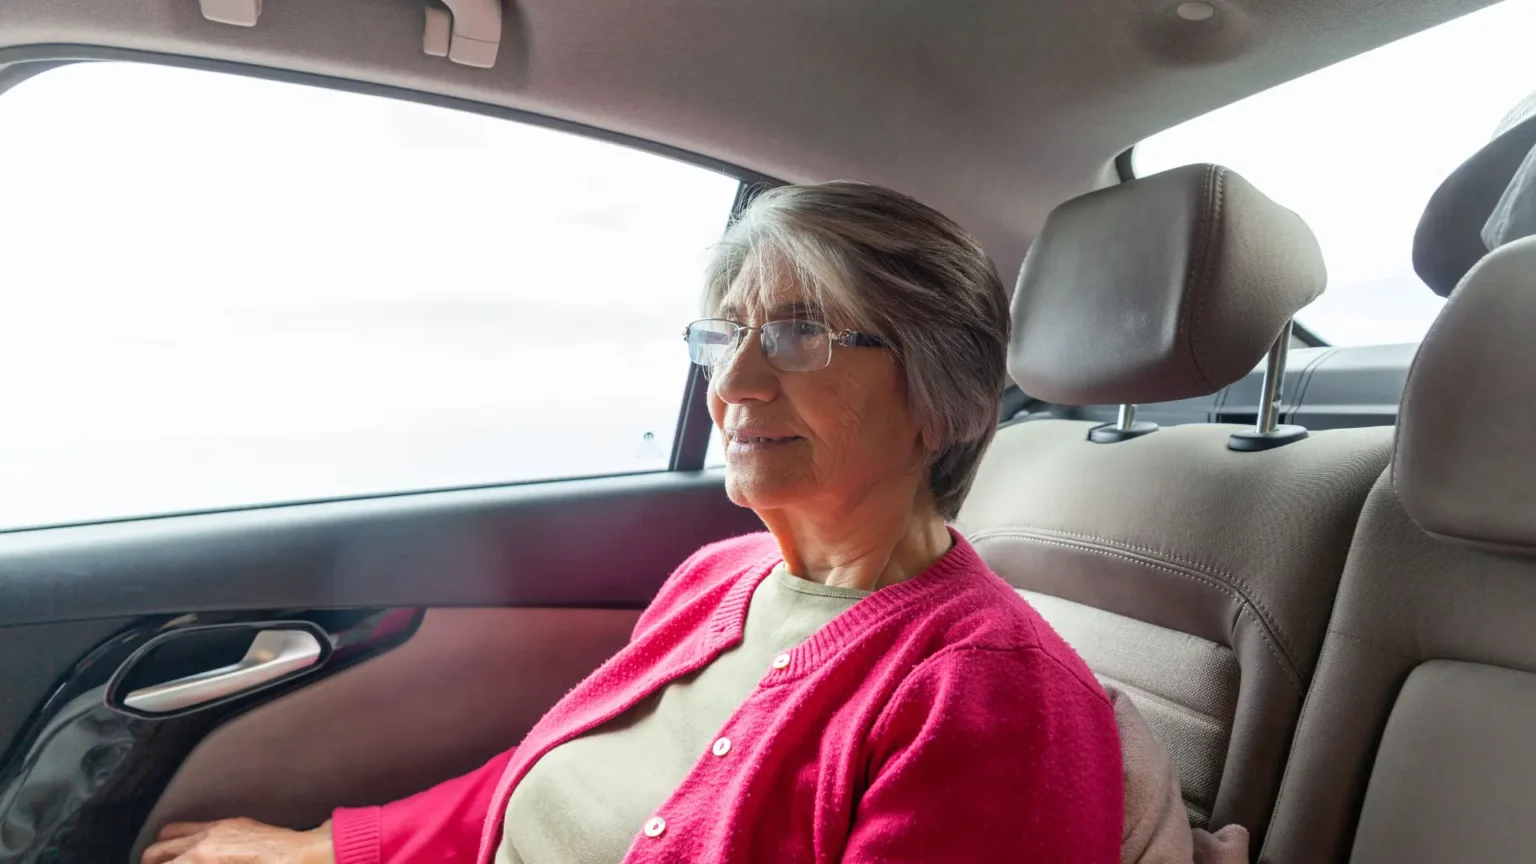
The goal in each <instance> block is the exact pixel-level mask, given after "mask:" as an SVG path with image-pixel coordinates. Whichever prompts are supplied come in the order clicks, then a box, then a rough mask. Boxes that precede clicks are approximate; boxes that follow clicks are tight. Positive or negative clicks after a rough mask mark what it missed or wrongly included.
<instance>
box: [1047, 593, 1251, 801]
mask: <svg viewBox="0 0 1536 864" xmlns="http://www.w3.org/2000/svg"><path fill="white" fill-rule="evenodd" d="M1019 593H1020V594H1022V595H1023V596H1024V599H1026V600H1028V601H1029V602H1030V604H1031V605H1032V606H1034V607H1035V609H1036V610H1038V611H1039V612H1040V614H1041V616H1043V617H1044V618H1045V620H1046V621H1048V622H1050V625H1051V626H1052V627H1054V628H1055V629H1056V632H1057V633H1060V634H1061V635H1062V637H1063V638H1065V639H1066V640H1067V641H1068V642H1069V643H1071V645H1072V647H1073V648H1075V649H1077V653H1078V654H1080V655H1082V658H1083V660H1085V661H1086V662H1087V663H1088V665H1089V667H1091V668H1092V669H1093V671H1094V675H1096V676H1097V677H1098V679H1099V682H1100V683H1102V684H1104V685H1105V686H1106V688H1108V689H1110V690H1111V692H1112V693H1114V692H1118V693H1119V694H1120V696H1121V698H1124V699H1132V697H1134V698H1133V699H1132V701H1134V702H1135V703H1136V704H1137V705H1139V706H1140V708H1139V709H1138V713H1139V714H1141V715H1142V717H1143V719H1145V720H1146V723H1147V725H1148V726H1149V727H1150V728H1151V729H1152V732H1153V734H1154V735H1155V736H1156V737H1157V740H1158V741H1159V742H1163V741H1166V742H1168V743H1167V744H1165V745H1163V750H1165V751H1166V752H1167V753H1168V758H1169V760H1170V761H1171V762H1172V763H1173V765H1174V768H1175V770H1176V771H1177V772H1178V778H1179V788H1180V791H1181V792H1182V795H1183V801H1184V810H1185V811H1186V812H1187V813H1188V815H1189V821H1190V823H1191V824H1194V825H1205V824H1207V823H1208V822H1209V821H1210V817H1211V805H1212V804H1214V803H1215V801H1216V792H1217V789H1218V787H1219V786H1220V784H1221V766H1222V765H1223V764H1224V763H1225V762H1226V759H1227V744H1228V742H1229V741H1230V740H1231V737H1232V718H1233V717H1235V716H1236V714H1237V688H1238V682H1239V680H1240V669H1239V667H1238V664H1237V655H1236V654H1234V653H1233V651H1232V649H1231V648H1228V647H1227V646H1225V645H1221V644H1218V643H1216V642H1212V641H1209V640H1206V639H1201V638H1200V637H1199V636H1191V635H1190V634H1188V633H1181V632H1179V631H1178V630H1173V629H1170V628H1167V627H1159V626H1157V625H1156V624H1148V623H1146V622H1145V621H1139V620H1137V619H1135V618H1131V617H1129V616H1125V615H1117V614H1115V613H1113V612H1106V611H1104V610H1102V609H1098V608H1096V607H1094V606H1089V605H1087V604H1084V603H1074V602H1072V601H1070V600H1062V599H1061V598H1059V597H1052V596H1051V595H1049V594H1040V593H1038V592H1035V591H1020V592H1019ZM1133 682H1134V683H1133ZM1117 711H1118V707H1117Z"/></svg>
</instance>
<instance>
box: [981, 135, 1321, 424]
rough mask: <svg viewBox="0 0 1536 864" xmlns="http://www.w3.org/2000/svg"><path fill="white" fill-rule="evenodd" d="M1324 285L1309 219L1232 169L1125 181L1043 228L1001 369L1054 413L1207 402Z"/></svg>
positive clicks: (1063, 210) (1017, 300)
mask: <svg viewBox="0 0 1536 864" xmlns="http://www.w3.org/2000/svg"><path fill="white" fill-rule="evenodd" d="M1326 281H1327V277H1326V274H1325V270H1324V267H1323V257H1322V251H1321V250H1320V249H1319V247H1318V245H1317V238H1316V237H1314V236H1313V234H1312V231H1311V229H1310V228H1308V227H1307V226H1306V223H1304V222H1302V221H1301V218H1300V217H1298V216H1297V215H1296V214H1295V213H1292V212H1291V211H1289V210H1286V209H1285V208H1284V207H1281V206H1280V205H1278V204H1276V203H1275V202H1273V201H1271V200H1270V199H1269V198H1266V197H1265V196H1264V194H1263V193H1262V192H1260V191H1259V190H1257V189H1255V188H1254V187H1253V186H1252V185H1251V184H1249V183H1248V181H1246V180H1244V179H1243V178H1242V177H1239V176H1238V175H1237V174H1235V173H1233V172H1232V171H1229V170H1227V169H1225V168H1222V167H1219V166H1216V165H1190V166H1186V167H1183V168H1176V169H1174V170H1172V171H1166V172H1164V173H1162V174H1156V175H1153V176H1151V177H1146V178H1143V179H1139V180H1133V181H1131V182H1128V183H1123V184H1121V185H1119V186H1115V187H1112V188H1109V189H1104V190H1101V191H1099V192H1094V193H1091V194H1088V195H1084V196H1082V197H1080V198H1076V199H1074V200H1072V201H1068V202H1067V203H1065V204H1063V205H1061V206H1060V207H1058V208H1056V210H1055V211H1053V212H1052V213H1051V215H1050V217H1049V218H1047V219H1046V222H1045V227H1044V228H1042V229H1041V231H1040V236H1039V237H1038V238H1037V239H1036V240H1035V244H1034V246H1033V247H1031V248H1030V251H1029V256H1028V257H1027V258H1026V259H1025V261H1024V268H1023V270H1022V272H1021V273H1020V275H1019V284H1018V290H1016V291H1015V292H1014V296H1013V322H1014V323H1013V342H1012V346H1011V348H1010V350H1009V356H1008V370H1009V372H1010V373H1011V374H1012V375H1013V378H1014V380H1015V381H1018V382H1019V386H1020V387H1021V388H1023V390H1024V392H1025V393H1028V394H1029V395H1031V396H1033V397H1035V398H1037V399H1044V400H1046V401H1048V402H1055V403H1057V404H1062V405H1094V404H1114V403H1120V402H1164V401H1170V400H1174V399H1185V398H1189V397H1193V396H1204V395H1207V394H1210V393H1215V392H1216V391H1217V390H1220V389H1221V388H1222V387H1225V386H1227V385H1228V384H1231V383H1232V382H1233V381H1236V380H1238V379H1240V378H1242V377H1243V376H1244V375H1247V374H1248V373H1249V372H1250V371H1252V370H1253V367H1254V365H1255V364H1256V363H1258V362H1259V360H1260V359H1261V358H1263V356H1264V354H1265V352H1266V351H1267V350H1268V349H1269V346H1270V345H1271V344H1273V343H1274V341H1275V339H1276V337H1278V336H1279V335H1280V331H1281V329H1282V328H1283V327H1284V326H1285V324H1286V322H1288V321H1290V320H1291V317H1292V316H1294V315H1295V314H1296V312H1297V311H1298V310H1300V309H1301V307H1303V306H1305V305H1307V304H1308V303H1310V302H1312V300H1314V299H1316V298H1317V296H1318V295H1319V294H1321V293H1322V291H1323V285H1324V283H1325V282H1326ZM1088 334H1091V336H1089V335H1088Z"/></svg>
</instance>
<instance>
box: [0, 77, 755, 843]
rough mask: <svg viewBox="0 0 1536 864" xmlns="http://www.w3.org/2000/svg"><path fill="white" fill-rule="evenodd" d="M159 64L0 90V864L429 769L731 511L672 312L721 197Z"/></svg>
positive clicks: (344, 799) (508, 123)
mask: <svg viewBox="0 0 1536 864" xmlns="http://www.w3.org/2000/svg"><path fill="white" fill-rule="evenodd" d="M163 59H164V58H162V60H163ZM195 66H196V64H191V63H185V64H183V65H181V66H165V65H150V64H146V63H129V62H111V63H107V62H95V63H71V64H62V65H61V64H52V63H50V64H45V65H34V66H22V65H13V66H11V67H9V68H5V69H4V71H3V73H0V81H3V82H6V83H8V84H10V85H11V86H10V87H9V89H6V90H4V91H3V92H0V123H4V126H5V128H6V129H7V130H8V131H7V135H6V136H5V138H4V139H0V166H4V168H3V171H4V172H5V173H6V174H7V175H8V176H6V177H5V178H4V179H0V184H3V187H4V189H5V193H4V198H5V203H6V206H5V207H4V208H3V211H4V212H3V213H0V245H3V247H4V254H3V255H0V370H5V372H4V374H3V375H0V398H3V401H0V404H3V408H0V861H7V862H11V861H15V862H76V861H79V862H86V861H89V862H99V861H125V860H129V859H130V858H131V857H133V856H135V855H136V854H137V853H138V850H140V849H142V846H143V845H144V842H145V841H146V840H147V838H148V837H149V836H151V835H152V833H153V831H154V830H155V829H156V827H157V826H158V825H160V824H163V823H164V822H165V821H168V820H171V819H209V818H221V817H228V816H236V815H245V816H251V817H254V818H258V819H262V820H265V821H270V822H274V823H277V824H283V825H289V826H294V827H300V826H305V825H312V824H316V823H318V822H320V821H322V820H323V819H325V818H326V814H327V813H328V811H329V810H330V808H332V807H335V806H339V805H366V804H371V803H382V802H384V801H388V800H392V799H395V798H398V797H401V796H404V795H407V794H410V793H411V792H413V791H416V790H418V789H421V788H424V787H426V786H428V785H431V784H432V783H435V782H437V781H440V780H443V779H446V778H448V777H451V776H454V775H456V774H458V773H461V772H463V771H466V770H468V769H470V768H472V767H474V766H475V765H477V764H479V763H480V762H481V761H483V760H485V759H487V758H489V757H490V756H491V755H493V754H495V753H496V752H499V751H501V750H504V749H506V748H507V747H510V746H513V745H514V744H515V743H516V742H517V741H518V740H519V738H520V737H521V736H522V734H523V733H524V732H525V731H526V730H527V728H528V727H529V726H530V725H531V724H532V723H533V722H534V721H535V720H536V719H537V718H538V717H539V716H540V715H541V714H542V713H543V711H544V710H546V709H547V708H548V707H549V705H550V704H552V703H553V702H554V701H555V700H556V699H558V698H559V697H560V696H561V695H562V694H564V693H565V692H566V691H567V690H568V689H569V688H570V687H571V686H572V685H574V684H575V683H576V682H577V681H579V680H580V679H581V678H582V677H583V676H585V675H586V674H587V673H588V672H589V671H591V669H593V668H594V667H595V666H596V665H598V664H599V663H601V662H602V661H603V660H604V659H605V658H606V657H608V656H609V655H611V654H612V653H613V652H614V651H615V650H616V649H618V648H619V647H620V646H622V645H623V644H624V643H625V642H626V640H627V639H628V637H629V632H630V629H631V627H632V626H633V623H634V620H635V618H636V616H637V614H638V610H639V609H641V608H643V607H644V605H645V604H646V603H647V602H648V601H649V599H650V598H651V597H652V596H653V594H654V592H655V591H656V589H657V588H658V587H659V585H660V583H661V581H662V580H663V579H664V578H665V577H666V575H667V574H668V573H669V572H670V571H671V569H672V568H673V567H675V566H676V565H677V564H678V563H679V562H681V561H682V559H683V558H684V557H686V556H687V555H688V554H689V553H691V552H692V551H693V550H694V549H696V548H698V547H699V546H700V545H702V544H704V543H707V542H709V541H712V540H716V539H721V538H724V537H727V536H731V535H735V534H739V533H743V532H745V531H749V530H754V529H755V528H756V527H757V525H758V523H757V522H756V520H755V517H754V516H753V515H752V514H751V513H750V512H749V511H746V510H742V509H739V508H736V507H734V506H733V505H731V504H730V502H729V501H728V500H727V499H726V497H725V495H724V492H723V487H722V481H721V476H720V474H719V472H718V470H717V469H706V468H705V463H706V461H709V460H708V459H707V452H708V450H709V441H710V437H711V436H710V426H709V420H708V416H707V413H706V410H705V407H704V404H703V398H704V393H705V389H704V388H705V383H704V379H703V377H702V375H700V374H698V373H697V372H696V371H695V370H692V369H690V367H689V365H688V363H687V361H686V356H685V352H684V350H683V344H682V340H681V339H680V338H679V335H680V333H681V331H682V328H683V325H684V324H685V323H686V322H687V320H689V318H691V317H694V315H693V313H694V309H695V306H696V295H697V289H698V285H699V278H698V277H699V273H700V272H701V266H702V262H703V256H704V254H705V251H706V249H707V247H708V245H709V244H710V243H711V242H712V241H713V240H714V239H715V238H717V237H718V235H719V232H720V230H721V229H722V228H723V226H724V225H725V224H726V220H727V218H728V217H729V215H730V214H731V213H732V212H733V210H735V209H739V208H740V207H741V206H743V203H744V201H745V200H746V199H747V196H748V193H749V191H750V190H751V189H753V188H756V186H755V185H754V184H757V183H758V181H759V179H760V178H750V177H748V176H747V175H746V174H745V172H737V171H732V170H731V169H728V168H726V167H725V166H720V165H715V164H710V163H708V162H705V161H701V160H689V159H687V158H683V157H681V156H680V154H676V153H659V152H657V151H656V150H655V148H651V151H650V152H647V151H646V150H642V149H635V148H634V147H633V146H631V145H632V142H620V141H617V140H615V139H614V138H613V137H612V136H607V137H604V136H601V135H599V134H598V133H594V132H592V131H591V130H582V129H576V128H574V127H569V126H564V127H558V128H556V124H552V123H550V122H546V121H539V122H529V118H514V117H511V116H510V115H507V114H506V112H502V113H501V114H500V115H497V114H494V113H491V112H489V111H488V110H471V109H472V108H474V106H468V105H462V104H454V103H446V102H440V103H438V104H425V103H423V102H421V101H411V100H410V99H407V98H403V97H407V96H409V95H410V94H401V93H387V92H384V91H379V92H370V93H364V92H360V91H359V90H358V88H355V87H353V88H349V91H350V92H343V91H341V90H338V89H331V87H330V85H331V84H334V82H326V81H320V80H305V81H303V82H298V81H296V80H286V81H276V80H266V79H263V78H261V77H253V76H252V75H250V74H249V73H251V72H252V71H253V70H234V69H229V68H225V69H223V70H215V69H213V68H211V67H206V66H204V67H197V68H194V67H195ZM237 72H240V73H245V74H235V73H237ZM748 180H750V181H751V182H746V181H748Z"/></svg>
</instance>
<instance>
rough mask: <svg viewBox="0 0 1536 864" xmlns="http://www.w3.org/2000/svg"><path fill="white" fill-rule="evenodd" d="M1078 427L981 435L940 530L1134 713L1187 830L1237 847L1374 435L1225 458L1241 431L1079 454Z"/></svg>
mask: <svg viewBox="0 0 1536 864" xmlns="http://www.w3.org/2000/svg"><path fill="white" fill-rule="evenodd" d="M1091 425H1092V424H1090V423H1086V422H1078V421H1067V420H1038V421H1032V422H1027V423H1020V424H1017V425H1014V426H1010V427H1008V428H1005V429H1002V430H1000V431H999V432H998V435H997V439H996V441H994V442H993V444H992V448H991V450H990V451H989V452H988V455H987V458H986V461H985V463H984V464H983V467H982V470H981V472H980V474H979V476H978V478H977V481H976V485H975V487H974V488H973V490H972V492H971V495H970V498H969V499H968V500H967V501H966V504H965V507H964V509H962V511H961V514H960V520H959V527H960V528H961V529H962V530H963V531H964V532H965V533H966V535H967V536H968V537H969V538H970V539H971V541H972V542H973V543H974V544H975V545H976V548H977V550H978V551H979V552H980V553H981V554H982V556H983V557H984V558H985V559H986V560H987V561H988V563H989V564H990V565H991V566H992V568H993V569H994V570H996V571H997V573H998V574H999V575H1001V576H1003V578H1005V579H1008V580H1009V581H1010V582H1011V583H1012V584H1013V585H1015V586H1016V587H1018V588H1020V589H1024V590H1025V591H1027V592H1031V593H1028V594H1026V597H1028V598H1032V599H1034V600H1035V601H1036V602H1037V604H1038V608H1039V609H1040V610H1041V612H1042V614H1044V615H1045V616H1046V618H1047V620H1049V621H1051V623H1052V624H1053V626H1056V627H1058V628H1059V629H1060V631H1061V632H1062V634H1063V636H1064V637H1065V638H1066V639H1067V641H1068V642H1069V643H1071V644H1072V645H1073V646H1074V647H1076V648H1077V649H1078V650H1079V652H1080V653H1082V654H1083V656H1084V658H1085V659H1086V660H1087V662H1088V664H1089V666H1090V667H1091V668H1093V669H1094V671H1095V672H1096V673H1098V674H1099V675H1101V676H1103V677H1104V678H1106V679H1108V680H1113V681H1114V682H1115V683H1116V684H1117V685H1120V686H1122V687H1123V688H1124V689H1125V690H1126V692H1127V693H1128V694H1130V695H1131V697H1132V698H1133V699H1134V700H1135V701H1136V703H1137V707H1138V708H1140V710H1141V711H1142V713H1143V714H1144V715H1146V717H1147V718H1148V721H1149V722H1150V723H1151V724H1152V726H1153V729H1154V731H1155V732H1157V734H1158V736H1159V738H1160V740H1162V741H1163V744H1164V746H1165V747H1166V748H1167V749H1168V751H1169V753H1170V754H1171V755H1172V757H1173V759H1174V763H1175V765H1176V767H1177V768H1178V769H1179V776H1180V781H1181V783H1182V784H1183V787H1184V794H1185V803H1186V806H1187V807H1188V809H1189V810H1190V813H1191V817H1192V819H1193V821H1194V823H1195V824H1206V823H1207V822H1208V823H1209V824H1212V825H1215V826H1220V825H1225V824H1228V823H1238V824H1241V825H1243V826H1245V827H1247V828H1248V829H1249V830H1250V831H1251V832H1253V834H1254V840H1255V844H1256V846H1257V843H1258V842H1259V841H1260V839H1261V838H1262V834H1263V831H1264V827H1265V825H1266V824H1267V822H1268V819H1269V813H1270V808H1271V805H1272V803H1273V801H1274V796H1275V791H1276V789H1277V788H1278V787H1279V783H1280V776H1281V769H1282V766H1283V764H1284V761H1285V757H1286V751H1287V749H1288V747H1289V745H1290V740H1291V735H1292V732H1293V731H1294V728H1295V721H1296V717H1297V715H1298V713H1299V712H1300V710H1301V703H1302V694H1303V692H1304V688H1305V686H1306V684H1307V682H1308V681H1309V680H1310V679H1311V677H1312V672H1313V666H1314V663H1315V660H1316V658H1317V654H1318V650H1319V649H1320V647H1321V645H1322V640H1323V633H1324V630H1325V625H1326V622H1327V620H1328V611H1329V608H1330V606H1331V605H1332V602H1333V593H1334V590H1335V587H1336V585H1337V581H1338V576H1339V573H1340V571H1341V570H1342V569H1343V565H1344V558H1345V553H1346V551H1347V548H1348V546H1349V541H1350V537H1351V535H1352V533H1353V528H1354V522H1355V518H1356V516H1357V515H1358V513H1359V511H1360V507H1361V505H1362V503H1363V501H1364V499H1365V496H1366V493H1367V491H1368V490H1369V488H1370V486H1371V483H1372V481H1374V480H1375V479H1376V477H1377V476H1378V475H1380V473H1381V471H1382V469H1383V468H1384V467H1385V465H1386V462H1387V456H1388V451H1389V448H1390V438H1389V435H1390V433H1389V432H1388V431H1387V430H1385V429H1342V430H1335V431H1326V432H1314V433H1313V434H1312V436H1311V437H1309V438H1307V439H1305V440H1302V441H1298V442H1296V443H1293V444H1290V445H1287V446H1285V447H1280V448H1278V449H1275V450H1270V451H1267V452H1263V453H1238V452H1234V451H1231V450H1228V449H1227V446H1226V444H1227V437H1228V436H1229V435H1230V434H1231V433H1232V432H1233V431H1235V430H1237V429H1238V428H1241V427H1235V426H1216V425H1190V426H1175V427H1170V428H1166V429H1162V430H1159V431H1157V432H1155V433H1152V434H1150V435H1146V436H1143V437H1140V438H1135V439H1132V440H1129V441H1122V442H1119V443H1115V444H1096V443H1093V442H1091V441H1088V440H1087V430H1088V428H1090V426H1091ZM1037 595H1048V596H1049V598H1054V599H1051V600H1042V599H1041V598H1040V597H1038V596H1037ZM1057 601H1068V602H1069V603H1070V604H1073V605H1072V606H1068V605H1064V604H1062V603H1060V602H1057ZM1074 607H1091V608H1092V609H1094V610H1099V611H1100V612H1101V613H1109V614H1108V615H1102V617H1098V618H1095V617H1094V616H1092V615H1091V613H1086V612H1084V611H1083V610H1082V609H1080V608H1074ZM1122 619H1129V620H1122ZM1202 720H1208V721H1209V722H1202Z"/></svg>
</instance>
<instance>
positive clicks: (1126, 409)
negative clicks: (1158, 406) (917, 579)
mask: <svg viewBox="0 0 1536 864" xmlns="http://www.w3.org/2000/svg"><path fill="white" fill-rule="evenodd" d="M1135 425H1136V406H1135V405H1121V406H1120V413H1119V415H1118V416H1116V417H1115V429H1116V430H1118V431H1121V432H1129V431H1130V430H1131V428H1132V427H1133V426H1135Z"/></svg>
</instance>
